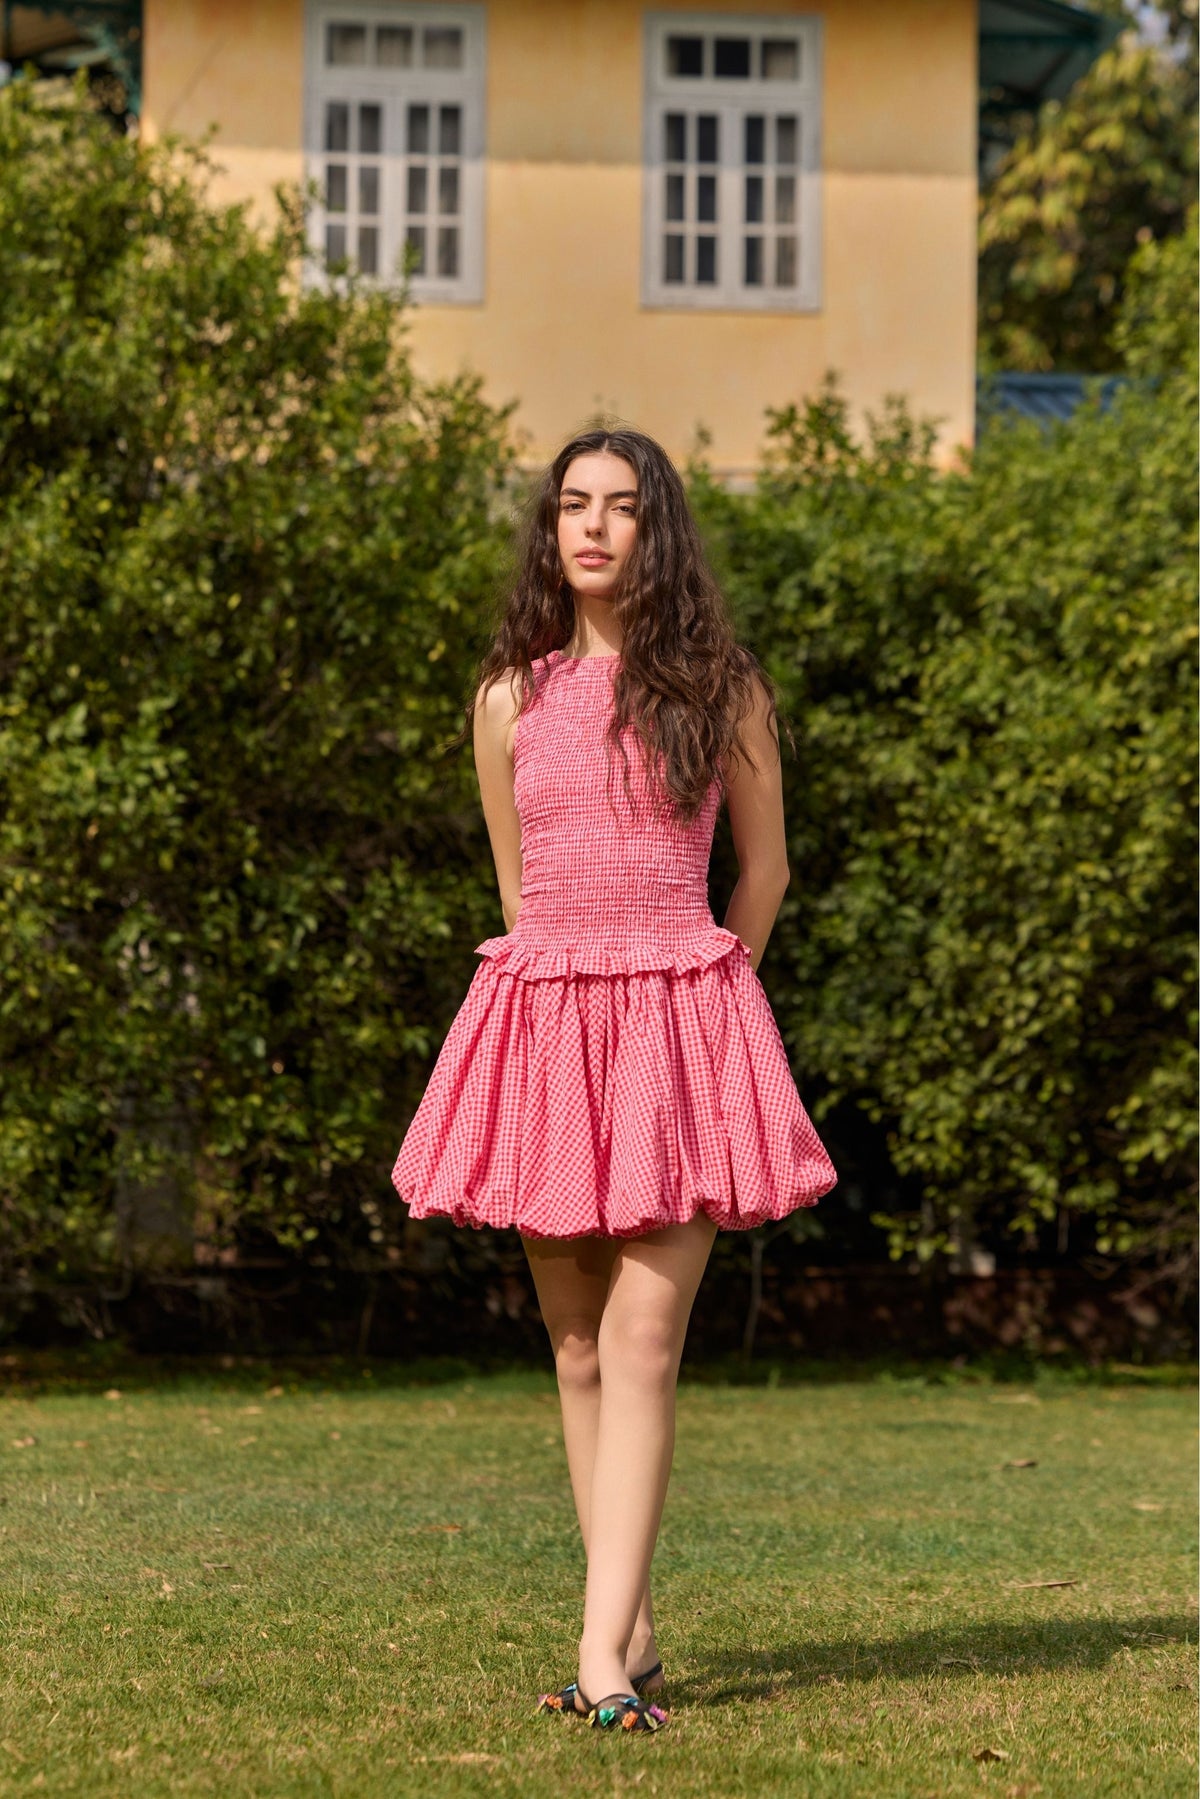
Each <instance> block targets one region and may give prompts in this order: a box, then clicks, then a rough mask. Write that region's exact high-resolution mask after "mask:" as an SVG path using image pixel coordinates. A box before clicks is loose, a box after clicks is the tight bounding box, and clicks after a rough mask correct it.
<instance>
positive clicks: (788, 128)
mask: <svg viewBox="0 0 1200 1799" xmlns="http://www.w3.org/2000/svg"><path fill="white" fill-rule="evenodd" d="M775 160H776V162H785V163H786V162H795V160H796V121H795V119H776V121H775Z"/></svg>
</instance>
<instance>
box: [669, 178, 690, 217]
mask: <svg viewBox="0 0 1200 1799" xmlns="http://www.w3.org/2000/svg"><path fill="white" fill-rule="evenodd" d="M666 216H667V218H668V219H682V218H685V217H686V216H687V215H686V214H685V212H684V210H683V176H682V175H668V176H667V213H666Z"/></svg>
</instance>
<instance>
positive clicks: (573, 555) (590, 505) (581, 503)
mask: <svg viewBox="0 0 1200 1799" xmlns="http://www.w3.org/2000/svg"><path fill="white" fill-rule="evenodd" d="M637 502H638V491H637V474H636V473H635V471H634V470H633V469H632V468H631V467H630V465H629V464H628V463H627V462H626V461H625V459H624V457H622V456H614V455H612V454H611V453H610V452H609V451H608V450H598V451H596V452H595V453H594V454H593V455H590V456H576V458H575V460H574V461H573V462H570V463H568V464H567V471H566V473H565V474H564V476H563V481H562V488H561V490H560V492H559V496H558V553H559V556H560V558H561V560H562V565H563V572H564V574H565V575H566V577H567V583H568V585H569V586H570V587H571V588H572V589H573V591H574V592H575V593H578V594H588V595H590V596H591V597H593V598H594V599H607V598H608V597H609V596H610V595H611V594H612V592H613V591H614V589H615V588H616V585H617V582H618V580H619V579H620V576H621V570H622V569H623V568H624V566H625V564H626V562H627V561H628V559H629V554H630V551H631V550H632V549H633V540H634V538H635V536H636V535H637Z"/></svg>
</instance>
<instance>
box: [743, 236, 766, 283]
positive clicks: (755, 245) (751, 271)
mask: <svg viewBox="0 0 1200 1799" xmlns="http://www.w3.org/2000/svg"><path fill="white" fill-rule="evenodd" d="M762 249H763V240H762V238H761V237H748V238H747V239H746V275H745V280H746V286H747V287H761V286H762V278H763V254H762Z"/></svg>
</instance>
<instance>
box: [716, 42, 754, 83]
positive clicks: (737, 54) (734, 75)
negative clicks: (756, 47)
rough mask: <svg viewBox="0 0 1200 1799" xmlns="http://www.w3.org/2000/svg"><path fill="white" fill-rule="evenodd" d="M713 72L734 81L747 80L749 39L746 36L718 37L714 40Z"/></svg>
mask: <svg viewBox="0 0 1200 1799" xmlns="http://www.w3.org/2000/svg"><path fill="white" fill-rule="evenodd" d="M713 65H714V72H715V73H716V74H718V75H722V76H726V77H729V78H731V79H733V80H735V81H748V80H749V78H750V39H749V38H748V37H719V38H718V39H717V42H716V47H715V55H714V58H713Z"/></svg>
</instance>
